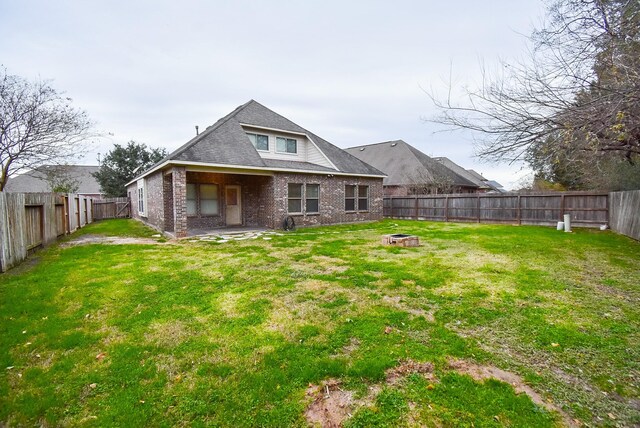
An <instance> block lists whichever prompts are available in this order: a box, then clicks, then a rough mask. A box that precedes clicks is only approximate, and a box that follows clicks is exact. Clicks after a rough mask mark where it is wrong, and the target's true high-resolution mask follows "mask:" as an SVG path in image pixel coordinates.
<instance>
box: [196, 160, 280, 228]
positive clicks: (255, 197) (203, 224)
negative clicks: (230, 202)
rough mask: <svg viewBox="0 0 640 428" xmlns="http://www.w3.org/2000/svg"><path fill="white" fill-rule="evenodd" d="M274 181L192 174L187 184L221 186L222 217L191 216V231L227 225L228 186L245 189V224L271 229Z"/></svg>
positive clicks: (217, 215) (220, 213)
mask: <svg viewBox="0 0 640 428" xmlns="http://www.w3.org/2000/svg"><path fill="white" fill-rule="evenodd" d="M272 182H273V180H272V178H271V177H268V176H259V175H237V174H220V173H211V172H188V173H187V183H198V184H202V183H205V184H217V185H218V214H216V215H206V216H203V215H200V214H199V212H200V210H199V209H198V210H197V212H198V214H196V215H193V216H189V217H187V226H188V228H189V229H213V228H217V227H224V226H225V225H226V217H225V216H226V204H225V198H224V191H225V187H226V186H229V185H238V186H241V192H242V193H241V204H242V224H243V225H244V226H252V227H269V225H270V219H271V216H270V215H269V213H270V212H272V210H273V208H272V207H273V202H272V200H273V198H272V197H271V195H272V191H271V189H272Z"/></svg>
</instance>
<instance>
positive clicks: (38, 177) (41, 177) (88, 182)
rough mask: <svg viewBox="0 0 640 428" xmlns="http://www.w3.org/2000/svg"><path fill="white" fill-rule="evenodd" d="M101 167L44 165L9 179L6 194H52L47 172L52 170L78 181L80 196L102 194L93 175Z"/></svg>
mask: <svg viewBox="0 0 640 428" xmlns="http://www.w3.org/2000/svg"><path fill="white" fill-rule="evenodd" d="M99 168H100V167H98V166H94V165H44V166H41V167H38V168H35V169H33V170H31V171H29V172H25V173H24V174H20V175H16V176H15V177H11V178H9V181H7V185H6V186H5V188H4V191H5V192H10V193H26V192H51V186H50V184H49V183H48V182H47V180H46V176H47V171H49V170H51V169H57V170H62V172H63V173H64V174H65V175H66V176H68V177H69V178H71V179H73V180H76V181H78V185H79V187H78V191H77V192H76V193H80V194H100V193H102V192H101V191H100V184H98V182H97V181H96V179H95V178H94V177H93V175H91V174H92V173H94V172H96V171H98V169H99Z"/></svg>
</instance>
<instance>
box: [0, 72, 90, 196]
mask: <svg viewBox="0 0 640 428" xmlns="http://www.w3.org/2000/svg"><path fill="white" fill-rule="evenodd" d="M92 127H93V124H92V122H91V121H90V120H89V119H88V117H87V114H86V113H85V112H84V111H83V110H80V109H76V108H74V107H72V106H71V99H70V98H64V97H63V96H62V94H61V93H59V92H57V91H56V90H55V89H53V88H52V87H51V86H50V85H49V83H48V82H44V81H35V82H29V81H27V80H25V79H23V78H21V77H19V76H13V75H9V74H7V72H6V69H0V191H2V190H4V187H5V185H6V184H7V181H8V180H9V178H10V177H12V176H14V175H16V174H19V173H21V172H24V171H26V170H31V169H34V168H35V167H37V166H40V165H44V164H55V163H63V162H65V161H68V160H70V159H72V158H75V157H77V156H78V155H79V154H82V153H83V152H84V150H85V148H86V145H85V143H86V142H87V141H88V139H89V138H90V137H92V136H94V134H92V133H91V129H92Z"/></svg>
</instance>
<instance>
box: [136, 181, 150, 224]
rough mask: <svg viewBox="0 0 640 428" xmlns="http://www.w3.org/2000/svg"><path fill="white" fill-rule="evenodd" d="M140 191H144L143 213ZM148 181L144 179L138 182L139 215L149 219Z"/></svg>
mask: <svg viewBox="0 0 640 428" xmlns="http://www.w3.org/2000/svg"><path fill="white" fill-rule="evenodd" d="M140 190H142V211H140ZM148 210H149V208H148V207H147V180H146V179H145V178H142V179H140V180H138V215H139V216H140V217H148V215H147V211H148Z"/></svg>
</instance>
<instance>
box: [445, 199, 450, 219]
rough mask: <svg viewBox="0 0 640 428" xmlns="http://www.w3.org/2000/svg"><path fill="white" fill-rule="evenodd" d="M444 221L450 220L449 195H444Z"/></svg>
mask: <svg viewBox="0 0 640 428" xmlns="http://www.w3.org/2000/svg"><path fill="white" fill-rule="evenodd" d="M444 221H449V196H445V197H444Z"/></svg>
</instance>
